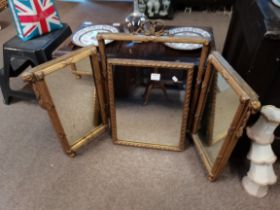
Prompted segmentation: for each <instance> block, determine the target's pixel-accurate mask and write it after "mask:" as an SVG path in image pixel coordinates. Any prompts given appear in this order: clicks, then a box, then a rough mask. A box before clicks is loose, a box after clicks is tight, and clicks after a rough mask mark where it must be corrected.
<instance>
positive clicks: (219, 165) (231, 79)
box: [192, 52, 261, 181]
mask: <svg viewBox="0 0 280 210" xmlns="http://www.w3.org/2000/svg"><path fill="white" fill-rule="evenodd" d="M213 70H214V71H216V73H220V74H221V76H222V77H223V78H224V79H225V80H226V81H227V82H228V84H229V86H231V88H232V89H233V90H234V92H235V93H236V94H237V95H238V97H239V99H240V104H239V106H238V109H237V111H236V113H235V116H234V119H233V120H232V122H231V125H230V128H229V130H228V133H227V135H226V137H225V140H224V143H223V145H222V147H221V149H220V151H219V154H218V156H217V158H216V160H215V161H214V163H213V164H211V161H210V159H209V157H208V155H207V153H206V151H205V150H204V147H203V145H202V143H201V141H200V139H199V136H198V135H197V133H198V129H199V124H200V122H201V118H202V114H203V111H204V107H205V103H206V96H207V89H208V88H211V87H209V82H210V77H211V74H212V73H213V72H212V71H213ZM212 103H215V100H214V101H213V102H212ZM212 107H214V106H212ZM260 107H261V104H260V102H259V100H258V96H257V94H256V93H255V92H254V91H253V90H252V89H251V87H250V86H249V85H248V84H247V83H246V82H245V81H244V80H243V79H242V78H241V77H240V76H239V75H238V74H237V73H236V71H235V70H234V69H233V68H232V67H231V66H230V65H229V64H228V63H227V61H226V60H225V59H224V58H223V57H222V56H221V55H220V53H218V52H213V53H212V54H211V55H210V56H209V58H208V65H207V69H206V73H205V77H204V80H203V83H202V87H201V94H200V96H199V100H198V104H197V109H196V112H195V119H194V124H193V128H192V136H193V140H194V143H195V146H196V148H197V150H198V153H199V155H200V157H201V159H202V161H203V163H204V165H205V167H206V169H207V171H208V179H209V180H210V181H214V180H215V179H216V178H217V177H218V176H219V174H220V173H221V171H222V170H223V168H224V166H225V164H226V163H227V161H228V159H229V157H230V155H231V153H232V151H233V149H234V147H235V145H236V143H237V140H238V138H239V137H240V136H241V135H242V133H243V130H244V127H245V125H246V123H247V121H248V118H249V116H250V115H251V114H252V113H255V112H256V111H258V110H259V109H260ZM212 113H213V112H212ZM208 123H210V124H211V123H213V122H212V121H211V119H210V120H209V122H208ZM210 126H211V125H210ZM212 126H213V125H212Z"/></svg>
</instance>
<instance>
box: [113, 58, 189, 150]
mask: <svg viewBox="0 0 280 210" xmlns="http://www.w3.org/2000/svg"><path fill="white" fill-rule="evenodd" d="M115 60H118V59H115ZM132 61H134V60H132ZM132 61H131V62H132ZM110 69H111V70H109V71H110V72H111V73H110V74H112V83H111V84H109V86H111V85H112V84H113V90H114V92H113V94H114V95H113V103H114V105H115V107H114V108H113V110H112V109H111V113H113V116H111V118H112V119H111V120H112V126H113V128H112V129H113V133H114V124H115V127H116V131H115V134H116V136H115V138H114V134H113V139H114V142H115V143H121V144H125V145H131V146H140V147H148V148H156V149H167V150H175V151H180V150H182V149H184V141H185V131H186V123H187V116H188V107H189V97H186V89H187V88H186V86H187V87H189V90H188V91H187V92H188V96H189V95H190V94H189V93H190V89H191V88H190V86H191V81H192V80H191V76H189V77H190V79H189V80H188V79H187V77H188V74H189V73H188V71H186V70H188V69H187V68H185V69H166V68H161V67H157V68H154V67H151V66H148V67H139V66H136V67H135V66H129V67H128V66H115V65H112V66H110ZM191 72H192V71H191ZM122 80H126V81H128V82H127V83H126V84H125V85H124V84H123V83H122ZM111 95H112V93H111ZM110 100H112V96H110ZM186 104H187V105H186ZM111 108H112V107H111Z"/></svg>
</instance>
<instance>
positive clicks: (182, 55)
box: [53, 23, 215, 64]
mask: <svg viewBox="0 0 280 210" xmlns="http://www.w3.org/2000/svg"><path fill="white" fill-rule="evenodd" d="M85 26H90V24H88V23H87V24H84V23H82V24H81V25H80V27H79V28H78V29H77V30H76V31H78V30H79V29H81V28H83V27H85ZM115 27H116V28H118V29H119V31H120V32H126V28H125V27H124V25H123V24H120V26H115ZM175 27H179V26H172V27H171V26H166V27H165V29H170V28H175ZM200 28H202V29H204V30H206V31H208V32H209V33H210V34H211V36H212V39H211V43H210V48H211V50H214V49H215V41H214V38H213V31H212V28H211V27H200ZM77 49H80V47H78V46H75V45H74V44H73V43H72V37H70V38H68V39H67V40H66V41H65V42H64V43H63V44H62V45H61V46H60V47H59V48H58V49H57V50H56V51H55V52H54V53H53V56H54V57H58V56H61V55H64V54H66V53H69V52H71V51H74V50H77ZM200 53H201V49H197V50H175V49H172V48H169V47H167V46H165V45H164V44H162V43H135V42H120V41H114V42H112V43H110V44H108V45H106V54H107V57H108V58H115V57H119V58H134V59H135V58H139V59H152V60H166V61H181V62H183V61H184V62H192V63H195V64H198V62H199V57H200Z"/></svg>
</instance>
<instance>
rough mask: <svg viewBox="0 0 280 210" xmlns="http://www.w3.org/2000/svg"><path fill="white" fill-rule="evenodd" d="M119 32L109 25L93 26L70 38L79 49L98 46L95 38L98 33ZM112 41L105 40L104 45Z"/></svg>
mask: <svg viewBox="0 0 280 210" xmlns="http://www.w3.org/2000/svg"><path fill="white" fill-rule="evenodd" d="M118 32H119V30H118V29H117V28H115V27H114V26H111V25H93V26H88V27H85V28H82V29H81V30H79V31H77V32H76V33H75V34H74V35H73V38H72V42H73V43H74V44H75V45H77V46H79V47H87V46H92V45H94V46H98V41H97V39H96V36H97V34H98V33H118ZM112 41H113V40H105V44H109V43H111V42H112Z"/></svg>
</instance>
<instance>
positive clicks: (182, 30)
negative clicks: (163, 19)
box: [164, 27, 211, 50]
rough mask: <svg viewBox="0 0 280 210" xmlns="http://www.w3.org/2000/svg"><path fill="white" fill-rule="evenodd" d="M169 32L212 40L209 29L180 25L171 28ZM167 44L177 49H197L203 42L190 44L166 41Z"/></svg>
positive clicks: (175, 34)
mask: <svg viewBox="0 0 280 210" xmlns="http://www.w3.org/2000/svg"><path fill="white" fill-rule="evenodd" d="M169 34H170V35H173V36H183V37H197V38H205V39H208V40H210V39H211V35H210V33H209V32H208V31H205V30H203V29H201V28H194V27H179V28H173V29H170V30H169ZM164 44H165V45H166V46H168V47H170V48H173V49H176V50H196V49H199V48H201V47H202V45H201V44H188V43H168V42H167V43H164Z"/></svg>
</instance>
